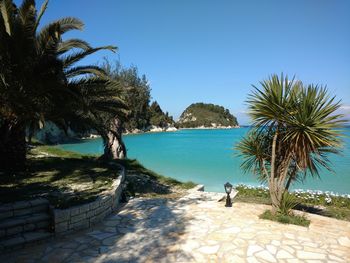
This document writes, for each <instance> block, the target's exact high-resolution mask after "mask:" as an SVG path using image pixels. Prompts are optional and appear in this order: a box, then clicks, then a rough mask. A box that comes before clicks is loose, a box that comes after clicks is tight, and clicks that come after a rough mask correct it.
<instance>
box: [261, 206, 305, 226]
mask: <svg viewBox="0 0 350 263" xmlns="http://www.w3.org/2000/svg"><path fill="white" fill-rule="evenodd" d="M259 218H260V219H267V220H272V221H276V222H280V223H282V224H293V225H298V226H305V227H308V226H309V225H310V220H309V219H307V218H306V217H305V216H299V215H294V214H292V213H289V214H282V213H280V212H278V213H276V214H275V215H274V214H272V213H271V211H270V210H266V211H265V212H264V213H262V214H261V215H260V216H259Z"/></svg>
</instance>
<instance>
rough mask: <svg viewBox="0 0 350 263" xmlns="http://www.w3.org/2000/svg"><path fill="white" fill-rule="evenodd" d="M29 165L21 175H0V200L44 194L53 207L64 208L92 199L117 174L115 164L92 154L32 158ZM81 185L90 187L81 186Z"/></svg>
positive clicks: (108, 184) (5, 200)
mask: <svg viewBox="0 0 350 263" xmlns="http://www.w3.org/2000/svg"><path fill="white" fill-rule="evenodd" d="M28 167H29V169H28V170H27V171H26V173H24V174H20V175H18V174H11V173H5V174H3V175H2V176H1V177H0V202H2V203H6V202H14V201H18V200H28V199H33V198H36V197H46V198H48V199H49V200H50V201H51V202H52V204H53V205H54V206H56V207H60V208H64V207H67V206H72V205H75V204H81V203H84V202H89V201H92V200H93V199H95V198H96V197H97V195H98V194H99V193H100V192H102V191H104V190H107V189H108V188H109V187H110V185H111V183H112V182H113V180H114V179H116V178H118V177H119V168H118V167H117V166H116V165H115V164H109V163H105V162H101V161H98V160H96V158H93V157H86V158H62V157H43V158H37V159H35V158H33V159H31V160H29V166H28ZM84 184H85V185H89V188H88V189H87V187H86V188H85V189H84V188H83V187H82V186H84ZM74 185H75V186H76V189H75V188H74V187H73V188H72V186H74ZM79 187H80V188H79Z"/></svg>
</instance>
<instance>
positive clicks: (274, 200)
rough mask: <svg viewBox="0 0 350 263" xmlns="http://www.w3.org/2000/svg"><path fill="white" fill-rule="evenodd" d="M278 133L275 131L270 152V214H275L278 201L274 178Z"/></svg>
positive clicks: (276, 184) (276, 185)
mask: <svg viewBox="0 0 350 263" xmlns="http://www.w3.org/2000/svg"><path fill="white" fill-rule="evenodd" d="M277 137H278V132H277V131H276V133H275V135H274V136H273V140H272V152H271V172H270V178H269V190H270V197H271V204H272V213H273V214H275V213H276V212H277V210H278V207H279V204H280V199H279V194H278V183H277V180H276V179H277V178H275V177H276V144H277Z"/></svg>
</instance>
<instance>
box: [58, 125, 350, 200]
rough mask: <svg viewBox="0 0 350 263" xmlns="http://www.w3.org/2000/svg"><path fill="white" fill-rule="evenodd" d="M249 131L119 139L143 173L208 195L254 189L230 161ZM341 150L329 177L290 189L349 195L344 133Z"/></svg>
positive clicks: (91, 148) (93, 143)
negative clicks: (201, 188)
mask: <svg viewBox="0 0 350 263" xmlns="http://www.w3.org/2000/svg"><path fill="white" fill-rule="evenodd" d="M247 131H248V128H240V129H230V130H180V131H177V132H169V133H153V134H141V135H128V136H124V140H125V144H126V146H127V149H128V157H129V158H135V159H138V160H139V161H140V162H141V163H142V164H143V165H145V166H146V167H147V168H150V169H152V170H154V171H156V172H158V173H160V174H163V175H166V176H170V177H173V178H176V179H179V180H182V181H189V180H190V181H193V182H196V183H200V184H204V185H205V189H206V190H207V191H216V192H219V191H220V192H222V191H223V184H224V183H225V182H227V181H229V182H231V183H234V184H236V183H244V184H250V185H259V184H260V183H259V182H258V181H257V180H256V178H255V177H254V176H253V175H250V174H244V173H243V172H242V170H241V169H240V167H239V166H240V163H241V159H240V158H239V157H237V156H235V151H234V150H233V147H234V145H235V144H236V143H237V142H238V141H239V140H240V139H241V138H242V136H244V135H245V133H246V132H247ZM345 133H346V135H347V136H348V137H346V138H345V139H344V141H345V146H344V149H343V153H342V155H341V156H339V155H331V156H330V159H331V161H332V163H333V167H334V170H335V174H334V173H330V172H328V171H322V173H321V179H317V178H316V179H313V178H310V179H308V180H306V181H305V182H304V184H300V183H296V184H295V185H294V186H293V188H294V189H295V188H303V189H313V190H329V191H334V192H338V193H341V194H344V193H350V137H349V136H350V129H346V132H345ZM61 147H62V148H64V149H66V150H70V151H77V152H81V153H92V154H95V153H102V152H103V147H102V141H101V139H92V140H86V141H84V142H83V143H78V144H64V145H61Z"/></svg>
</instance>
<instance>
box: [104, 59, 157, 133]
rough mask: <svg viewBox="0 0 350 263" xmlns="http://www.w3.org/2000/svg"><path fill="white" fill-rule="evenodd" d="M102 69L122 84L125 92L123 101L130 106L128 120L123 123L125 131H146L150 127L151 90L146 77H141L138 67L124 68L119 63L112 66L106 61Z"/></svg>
mask: <svg viewBox="0 0 350 263" xmlns="http://www.w3.org/2000/svg"><path fill="white" fill-rule="evenodd" d="M102 68H104V69H105V71H106V72H107V73H108V75H109V77H110V78H111V79H113V80H114V81H117V82H119V83H120V85H121V87H122V89H123V90H124V91H125V92H124V95H123V99H124V101H125V103H126V105H127V106H128V109H129V113H128V118H127V119H126V120H125V122H124V123H123V128H124V129H125V130H129V131H131V130H134V129H140V130H142V129H145V128H147V127H148V125H149V118H150V116H149V103H150V100H151V88H150V86H149V83H148V80H147V78H146V76H145V75H142V76H141V77H140V76H139V73H138V69H137V67H136V66H131V67H130V68H123V67H122V65H121V64H120V63H119V62H116V63H115V64H112V63H111V62H109V61H108V60H105V61H104V62H103V64H102Z"/></svg>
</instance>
